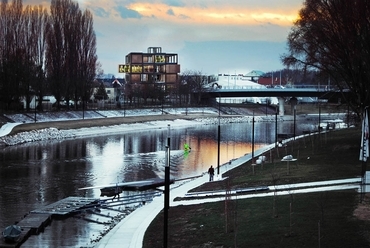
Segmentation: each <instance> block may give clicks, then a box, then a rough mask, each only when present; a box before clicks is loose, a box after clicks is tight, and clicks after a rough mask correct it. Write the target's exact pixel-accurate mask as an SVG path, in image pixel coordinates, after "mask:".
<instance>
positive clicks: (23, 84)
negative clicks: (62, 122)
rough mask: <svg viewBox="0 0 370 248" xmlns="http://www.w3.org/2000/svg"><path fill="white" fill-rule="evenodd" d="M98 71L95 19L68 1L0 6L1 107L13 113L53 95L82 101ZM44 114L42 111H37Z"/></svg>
mask: <svg viewBox="0 0 370 248" xmlns="http://www.w3.org/2000/svg"><path fill="white" fill-rule="evenodd" d="M97 68H99V65H98V62H97V55H96V35H95V31H94V28H93V16H92V14H91V13H90V12H89V11H88V10H85V11H82V10H81V9H80V8H79V5H78V3H76V2H73V1H71V0H52V1H51V5H50V11H48V10H47V9H46V8H45V7H43V6H41V5H39V6H31V5H27V6H26V7H24V6H23V2H22V0H12V1H11V3H8V1H7V0H2V1H1V5H0V104H1V108H3V109H5V110H10V109H17V108H18V107H19V103H20V101H21V100H25V102H26V109H27V110H29V109H30V101H31V98H32V97H33V96H36V99H38V103H37V105H38V108H42V99H43V97H44V96H45V95H50V94H52V95H53V96H54V97H55V98H56V100H57V104H58V107H59V103H60V102H61V101H63V100H65V101H67V103H68V102H69V100H74V101H75V102H78V101H82V102H85V101H87V100H88V98H89V97H90V95H91V93H92V92H91V90H92V87H91V86H92V83H93V81H94V79H95V75H96V70H97ZM40 110H42V109H40Z"/></svg>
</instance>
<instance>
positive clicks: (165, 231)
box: [163, 124, 171, 248]
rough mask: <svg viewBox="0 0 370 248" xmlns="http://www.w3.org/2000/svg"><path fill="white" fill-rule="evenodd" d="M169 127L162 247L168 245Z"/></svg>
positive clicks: (165, 247)
mask: <svg viewBox="0 0 370 248" xmlns="http://www.w3.org/2000/svg"><path fill="white" fill-rule="evenodd" d="M170 130H171V129H170V125H169V124H168V137H167V145H166V154H167V156H166V165H165V168H164V169H165V170H164V209H163V220H164V223H163V247H164V248H167V243H168V209H169V208H170V143H171V142H170V139H171V138H170Z"/></svg>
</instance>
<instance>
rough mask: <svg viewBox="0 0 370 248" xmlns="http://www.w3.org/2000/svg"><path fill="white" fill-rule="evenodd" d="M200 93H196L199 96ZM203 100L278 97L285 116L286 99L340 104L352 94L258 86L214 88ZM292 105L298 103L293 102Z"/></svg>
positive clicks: (282, 113)
mask: <svg viewBox="0 0 370 248" xmlns="http://www.w3.org/2000/svg"><path fill="white" fill-rule="evenodd" d="M197 94H199V93H196V94H195V95H197ZM201 94H202V99H207V98H208V99H209V98H216V99H217V98H234V97H245V98H247V97H277V98H278V100H279V114H280V115H284V102H285V98H298V97H317V98H319V99H320V100H327V101H331V102H338V101H339V99H341V98H343V94H350V91H349V90H343V91H340V90H338V89H336V88H329V87H328V86H300V87H294V88H263V86H261V87H256V86H231V87H229V86H226V87H225V86H222V87H217V85H216V87H212V88H209V89H208V90H207V91H205V92H202V93H201ZM295 100H297V99H295ZM291 104H292V105H295V104H297V101H295V102H294V101H293V102H291Z"/></svg>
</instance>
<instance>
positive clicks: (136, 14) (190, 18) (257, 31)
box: [23, 0, 303, 77]
mask: <svg viewBox="0 0 370 248" xmlns="http://www.w3.org/2000/svg"><path fill="white" fill-rule="evenodd" d="M77 2H78V3H79V6H80V9H82V10H84V9H88V10H90V11H91V12H92V13H93V16H94V29H95V32H96V37H97V55H98V60H99V61H100V63H101V64H102V67H103V70H104V73H106V74H107V73H112V74H114V75H116V76H117V77H123V76H124V74H120V73H118V64H123V63H124V62H125V56H126V55H127V54H128V53H130V52H146V51H147V48H148V47H162V52H166V53H177V54H178V55H179V64H180V65H181V71H185V70H192V71H199V72H202V73H203V74H217V73H238V74H239V73H243V74H246V73H248V72H249V71H251V70H260V71H265V72H267V71H272V70H279V69H282V68H283V65H282V64H281V61H280V56H281V55H282V54H284V53H285V52H286V39H287V35H288V33H289V31H290V29H291V27H292V24H293V21H294V20H295V19H296V18H297V15H298V11H299V10H300V9H301V8H302V6H303V0H146V1H145V0H136V1H135V0H99V1H97V0H85V1H84V0H78V1H77ZM23 4H24V5H25V6H26V5H38V4H44V5H49V4H50V1H37V0H24V1H23Z"/></svg>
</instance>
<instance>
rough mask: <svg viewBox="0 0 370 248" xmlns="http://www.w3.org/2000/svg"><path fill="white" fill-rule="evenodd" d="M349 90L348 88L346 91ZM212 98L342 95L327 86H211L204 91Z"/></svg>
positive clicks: (327, 96)
mask: <svg viewBox="0 0 370 248" xmlns="http://www.w3.org/2000/svg"><path fill="white" fill-rule="evenodd" d="M344 92H345V93H346V92H349V91H348V90H345V91H344ZM204 94H206V95H207V96H208V97H210V98H217V97H318V98H324V99H329V98H331V97H334V96H340V95H341V94H342V93H341V91H340V90H337V89H328V88H327V87H312V86H311V87H310V86H308V87H307V86H306V87H300V88H298V87H295V88H255V87H247V86H246V87H244V86H243V87H224V86H223V87H222V88H217V87H216V88H211V89H209V90H207V91H206V92H204Z"/></svg>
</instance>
